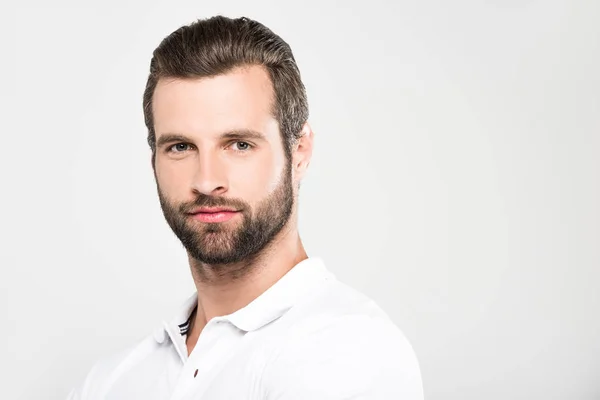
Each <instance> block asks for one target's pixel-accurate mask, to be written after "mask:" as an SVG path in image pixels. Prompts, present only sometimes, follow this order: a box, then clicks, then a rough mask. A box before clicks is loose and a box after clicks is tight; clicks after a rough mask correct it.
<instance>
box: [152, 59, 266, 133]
mask: <svg viewBox="0 0 600 400" xmlns="http://www.w3.org/2000/svg"><path fill="white" fill-rule="evenodd" d="M273 101H274V92H273V85H272V83H271V80H270V78H269V74H268V72H267V71H266V70H265V69H264V68H263V67H261V66H247V67H239V68H235V69H233V70H232V71H230V72H228V73H226V74H223V75H217V76H213V77H208V78H197V79H196V78H190V79H177V78H173V79H166V78H165V79H160V80H159V81H158V84H157V86H156V88H155V90H154V95H153V100H152V111H153V119H154V129H155V131H156V136H157V137H159V136H160V134H161V133H179V134H186V135H213V134H214V135H217V134H219V133H221V132H226V131H231V130H236V129H244V128H245V129H253V130H256V131H259V132H264V133H265V134H266V133H267V131H269V130H272V128H273V125H274V124H275V125H276V124H277V123H276V121H275V119H274V118H273V115H272V106H273Z"/></svg>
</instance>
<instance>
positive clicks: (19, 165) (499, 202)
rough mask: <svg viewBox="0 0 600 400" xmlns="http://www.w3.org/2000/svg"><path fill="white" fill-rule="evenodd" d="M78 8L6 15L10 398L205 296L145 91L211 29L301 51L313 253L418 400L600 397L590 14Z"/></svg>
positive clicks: (522, 6)
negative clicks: (167, 210)
mask: <svg viewBox="0 0 600 400" xmlns="http://www.w3.org/2000/svg"><path fill="white" fill-rule="evenodd" d="M78 4H79V5H75V3H73V4H67V3H63V4H61V3H57V2H41V1H38V2H37V4H33V3H31V2H29V3H21V4H20V5H18V6H17V5H16V3H15V4H13V5H10V4H4V3H3V6H2V10H0V11H1V12H0V15H2V16H1V17H0V22H1V24H0V26H2V28H1V29H2V32H1V39H0V45H1V47H0V48H1V52H0V53H1V60H2V62H1V63H0V64H1V67H0V68H2V70H1V71H0V72H1V74H0V76H1V79H2V90H1V93H0V96H1V101H2V104H1V107H0V110H1V112H2V118H1V130H0V135H1V138H2V141H1V143H2V145H1V147H0V149H1V155H0V163H1V164H0V174H1V176H0V178H1V180H0V182H1V183H0V187H1V188H2V189H1V190H2V193H1V194H2V196H1V197H0V199H1V200H0V201H1V207H0V213H1V214H0V218H1V221H2V222H1V224H0V235H1V239H2V240H1V243H2V244H1V250H0V267H1V268H0V288H1V291H0V300H1V303H0V312H1V316H2V318H1V322H0V323H1V324H2V325H1V330H0V376H2V379H1V381H2V383H1V384H0V398H2V399H62V398H64V397H65V396H66V394H67V392H68V390H69V389H70V388H71V387H72V386H74V385H76V384H77V383H78V382H79V381H80V380H81V379H82V378H83V377H84V375H85V374H86V373H87V371H88V369H89V367H90V366H91V365H92V363H93V362H94V361H95V360H96V359H98V358H99V357H100V356H102V355H105V354H108V353H111V352H113V351H115V350H119V349H121V348H123V347H125V346H127V345H129V344H132V343H133V342H135V341H137V340H140V339H141V338H143V337H144V336H145V335H147V334H149V333H151V332H152V330H153V329H154V327H156V326H157V325H158V324H159V323H160V321H161V319H162V318H168V317H170V316H171V315H172V313H173V312H174V311H175V310H176V309H177V307H178V305H179V304H180V303H181V302H182V301H183V300H184V299H185V298H186V297H187V296H188V295H189V294H190V293H191V291H192V290H193V285H192V281H191V277H190V273H189V268H188V266H187V263H186V259H185V254H184V251H183V249H182V247H181V246H180V244H179V242H178V241H177V239H176V238H175V237H174V236H173V234H172V233H171V231H170V230H169V228H168V226H167V225H166V223H165V222H164V220H163V217H162V214H161V212H160V207H159V204H158V200H157V196H156V192H155V187H154V181H153V176H152V171H151V168H150V162H149V157H150V152H149V149H148V148H147V145H146V142H145V140H146V131H145V127H144V125H143V119H142V108H141V96H142V91H143V88H144V84H145V80H146V77H147V72H148V65H149V60H150V56H151V52H152V50H153V49H154V47H155V46H156V45H157V44H158V43H159V41H160V40H161V39H162V38H163V37H164V36H166V35H167V34H169V33H170V32H171V31H173V30H174V29H176V28H177V27H179V26H180V25H182V24H185V23H188V22H192V21H193V20H194V19H195V18H198V17H207V16H211V15H214V14H217V13H224V14H225V15H228V16H242V15H245V16H248V17H251V18H255V19H258V20H259V21H261V22H263V23H265V24H266V25H267V26H269V27H270V28H272V29H273V30H274V31H275V32H277V33H279V34H280V35H281V36H282V37H283V38H284V39H286V40H287V41H288V42H289V43H290V45H291V46H292V48H293V50H294V52H295V55H296V58H297V61H298V63H299V66H300V69H301V71H302V74H303V79H304V81H305V83H306V86H307V90H308V94H309V101H310V106H311V117H310V121H311V123H312V125H313V127H314V129H315V131H316V150H315V155H314V160H313V162H312V163H311V169H310V173H309V175H308V177H307V179H306V180H305V182H304V184H303V188H302V191H301V210H300V218H301V221H300V224H301V234H302V237H303V238H304V240H305V242H306V245H307V248H308V251H309V253H310V254H311V255H319V256H321V257H323V258H324V259H325V261H326V262H327V263H328V266H329V268H330V269H331V270H332V271H333V272H334V273H335V274H336V275H337V276H338V277H339V278H340V279H341V280H343V281H345V282H347V283H349V284H351V285H352V286H354V287H356V288H358V289H359V290H361V291H363V292H365V293H366V294H368V295H370V296H371V297H372V298H374V299H375V300H376V301H377V302H378V303H379V304H380V305H381V306H382V307H383V308H384V309H385V310H387V312H388V313H389V314H390V316H391V317H392V318H393V320H394V321H395V322H396V323H397V324H398V325H399V326H400V327H401V328H402V330H403V331H404V333H405V334H406V336H407V337H408V338H409V339H410V340H411V342H412V344H413V346H414V348H415V351H416V353H417V355H418V358H419V360H420V364H421V368H422V373H423V380H424V388H425V395H426V398H427V399H430V400H438V399H440V400H441V399H456V400H459V399H460V400H466V399H477V400H480V399H486V400H493V399H599V398H600V380H599V379H600V378H599V373H600V340H599V336H600V335H599V333H600V322H599V315H600V299H599V295H598V287H599V282H600V272H599V267H600V250H599V249H600V209H599V204H600V173H599V171H600V161H599V158H600V157H599V153H600V122H599V115H600V114H599V111H600V78H599V76H600V75H599V72H598V71H600V56H599V50H600V44H599V43H600V23H599V21H600V2H598V1H566V0H564V1H514V0H511V1H501V0H497V1H491V0H490V1H474V0H473V1H467V0H460V1H397V2H392V1H388V2H384V1H381V0H380V1H377V0H371V1H368V2H357V1H344V2H341V1H340V2H330V1H318V2H317V1H315V2H308V3H307V2H304V1H303V2H299V1H295V2H285V3H283V2H276V1H270V2H269V1H262V2H257V1H253V2H244V1H241V0H240V1H237V2H234V1H231V2H220V1H219V2H216V1H215V2H205V1H179V2H166V1H163V2H159V1H145V2H142V1H138V2H119V3H116V2H115V3H113V4H106V5H101V3H100V2H96V4H94V3H92V2H89V3H88V4H85V3H78Z"/></svg>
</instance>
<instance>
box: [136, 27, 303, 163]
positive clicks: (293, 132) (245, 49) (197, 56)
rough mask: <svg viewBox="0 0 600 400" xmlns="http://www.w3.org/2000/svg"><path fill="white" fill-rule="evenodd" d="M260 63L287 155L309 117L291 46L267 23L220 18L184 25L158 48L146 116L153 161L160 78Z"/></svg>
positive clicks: (211, 73)
mask: <svg viewBox="0 0 600 400" xmlns="http://www.w3.org/2000/svg"><path fill="white" fill-rule="evenodd" d="M247 65H261V66H263V67H265V68H266V70H267V71H268V73H269V76H270V78H271V82H272V84H273V89H274V93H275V99H274V104H273V117H274V118H275V119H276V120H277V121H278V123H279V129H280V132H281V136H282V140H283V145H284V146H283V147H284V149H285V152H286V156H287V157H288V159H289V157H290V156H291V150H292V146H293V145H294V144H295V142H296V140H297V139H298V138H299V137H300V131H301V129H302V125H303V124H304V123H305V122H306V120H307V119H308V101H307V98H306V90H305V88H304V85H303V84H302V80H301V79H300V71H299V70H298V66H297V65H296V61H295V59H294V56H293V55H292V50H291V48H290V46H289V45H288V44H287V43H286V42H285V41H284V40H283V39H282V38H281V37H279V36H278V35H276V34H275V33H273V32H272V31H271V30H270V29H268V28H267V27H266V26H264V25H262V24H261V23H259V22H257V21H253V20H251V19H249V18H245V17H243V18H237V19H231V18H227V17H223V16H216V17H212V18H208V19H201V20H197V21H196V22H194V23H192V24H190V25H186V26H182V27H181V28H179V29H177V30H176V31H174V32H173V33H171V34H170V35H169V36H167V37H166V38H165V39H163V41H162V42H161V43H160V45H159V46H158V47H157V48H156V50H154V53H153V55H152V60H151V61H150V75H149V77H148V82H147V83H146V90H145V91H144V119H145V122H146V127H147V128H148V144H149V145H150V148H151V149H152V154H153V156H152V157H153V164H154V156H155V152H156V134H155V131H154V122H153V115H152V96H153V94H154V89H155V88H156V85H157V83H158V81H159V79H161V78H182V79H185V78H190V79H193V78H204V77H212V76H216V75H221V74H225V73H227V72H229V71H231V70H232V69H234V68H236V67H241V66H247Z"/></svg>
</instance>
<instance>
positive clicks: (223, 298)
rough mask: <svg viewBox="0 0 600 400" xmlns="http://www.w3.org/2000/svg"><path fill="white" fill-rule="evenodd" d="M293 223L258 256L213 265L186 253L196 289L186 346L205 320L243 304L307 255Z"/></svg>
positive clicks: (260, 292) (197, 335) (192, 342)
mask: <svg viewBox="0 0 600 400" xmlns="http://www.w3.org/2000/svg"><path fill="white" fill-rule="evenodd" d="M295 225H296V224H290V226H286V227H285V228H284V229H283V230H282V231H281V232H280V233H279V235H277V237H276V238H275V239H274V240H273V242H272V243H270V245H269V246H268V247H267V248H265V249H264V250H263V251H262V252H261V253H260V254H259V255H258V256H257V257H254V258H253V259H252V260H249V261H245V262H243V263H239V264H237V265H227V266H218V268H212V266H210V265H205V264H202V263H199V262H198V261H197V260H194V259H192V258H191V257H188V258H189V260H190V267H191V269H192V276H193V278H194V283H195V284H196V289H197V291H198V308H197V310H196V314H195V316H194V318H193V321H192V328H191V330H190V332H189V334H188V348H190V347H191V348H193V345H194V344H195V342H196V341H197V339H198V337H199V335H200V332H201V331H202V329H203V328H204V326H205V325H206V324H207V322H208V321H210V320H211V319H212V318H214V317H218V316H222V315H228V314H231V313H233V312H235V311H237V310H239V309H241V308H243V307H245V306H246V305H248V304H249V303H251V302H252V301H253V300H254V299H256V298H257V297H258V296H260V295H261V294H262V293H263V292H265V291H266V290H267V289H268V288H269V287H271V286H272V285H273V284H275V282H277V281H278V280H279V279H281V277H283V276H284V275H285V274H286V273H287V272H288V271H289V270H291V269H292V268H293V267H294V266H295V265H296V264H298V263H299V262H300V261H302V260H305V259H306V258H308V256H307V254H306V251H305V250H304V246H303V245H302V241H301V240H300V236H299V234H298V231H297V229H296V226H295ZM198 271H202V273H198ZM214 271H221V272H219V273H215V272H214ZM222 271H230V273H223V272H222ZM240 271H244V273H243V274H242V273H240Z"/></svg>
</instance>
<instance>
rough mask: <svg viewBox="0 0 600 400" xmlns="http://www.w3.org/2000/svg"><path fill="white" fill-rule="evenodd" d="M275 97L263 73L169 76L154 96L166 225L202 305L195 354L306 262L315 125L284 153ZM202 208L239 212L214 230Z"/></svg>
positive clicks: (191, 341) (251, 69)
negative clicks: (303, 230) (210, 330)
mask: <svg viewBox="0 0 600 400" xmlns="http://www.w3.org/2000/svg"><path fill="white" fill-rule="evenodd" d="M273 101H274V91H273V86H272V83H271V81H270V78H269V75H268V73H267V71H266V70H265V69H264V68H263V67H261V66H245V67H240V68H236V69H234V70H232V71H230V72H228V73H227V74H224V75H218V76H215V77H210V78H201V79H161V80H160V81H159V82H158V85H157V87H156V89H155V92H154V98H153V105H152V106H153V113H154V128H155V131H156V144H157V146H156V156H155V162H154V165H153V168H154V175H155V178H156V184H157V189H158V193H159V199H160V202H161V207H162V209H163V213H164V215H165V218H166V220H167V222H168V223H169V225H170V226H171V228H172V229H173V231H174V232H175V234H176V235H177V236H178V237H179V239H180V240H181V241H182V243H183V245H184V247H185V248H186V251H187V254H188V260H189V263H190V268H191V271H192V276H193V278H194V282H195V284H196V288H197V290H198V308H197V311H196V314H195V316H194V319H193V323H192V328H191V331H190V333H189V334H188V339H187V340H188V343H187V344H188V352H191V351H192V349H193V347H194V345H195V343H196V341H197V340H198V336H199V335H200V332H201V331H202V328H203V327H204V326H205V325H206V323H207V322H208V321H209V320H210V319H212V318H213V317H215V316H221V315H227V314H230V313H232V312H235V311H237V310H238V309H240V308H242V307H244V306H246V305H247V304H249V303H250V302H251V301H252V300H254V299H255V298H256V297H258V296H259V295H260V294H261V293H263V292H264V291H265V290H266V289H268V288H269V287H270V286H272V285H273V284H274V283H275V282H276V281H277V280H279V279H280V278H281V277H282V276H283V275H285V274H286V273H287V272H288V271H289V270H290V269H291V268H292V267H293V266H294V265H296V264H297V263H298V262H300V261H302V260H304V259H306V258H307V255H306V252H305V250H304V247H303V245H302V242H301V240H300V237H299V234H298V229H297V211H298V209H297V195H298V186H299V183H300V180H301V179H302V178H303V176H304V174H305V173H306V169H307V167H308V164H309V163H310V158H311V155H312V146H313V132H312V130H311V128H310V126H309V125H308V123H306V124H304V126H303V128H302V137H301V138H300V140H299V141H298V142H297V144H296V145H295V146H294V148H293V149H292V154H291V157H290V158H288V157H286V156H285V152H284V147H283V142H282V138H281V134H280V131H279V124H278V122H277V120H276V119H275V118H274V117H273V115H272V112H271V110H272V109H273ZM200 206H225V207H231V208H233V209H235V210H236V211H239V212H236V213H235V215H234V216H233V218H231V219H230V220H228V221H225V222H219V223H208V222H201V221H199V220H197V219H194V218H193V217H192V216H191V215H190V214H189V213H190V212H191V211H192V209H195V208H197V207H200Z"/></svg>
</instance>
